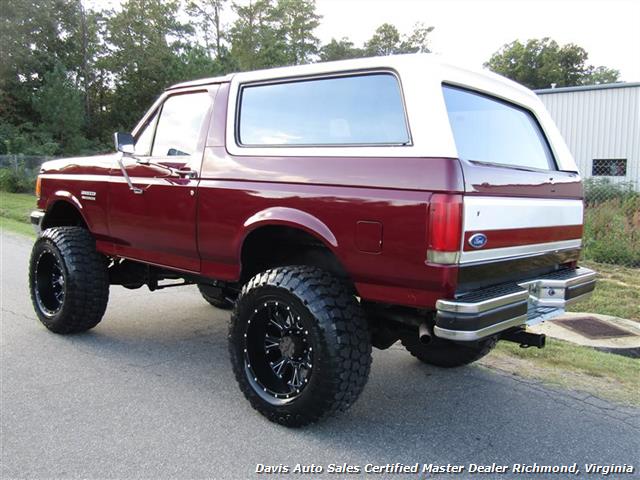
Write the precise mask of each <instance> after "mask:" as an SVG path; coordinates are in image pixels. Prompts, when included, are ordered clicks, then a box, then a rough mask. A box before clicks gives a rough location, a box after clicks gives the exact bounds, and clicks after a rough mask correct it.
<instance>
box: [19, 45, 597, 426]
mask: <svg viewBox="0 0 640 480" xmlns="http://www.w3.org/2000/svg"><path fill="white" fill-rule="evenodd" d="M116 147H117V150H118V153H116V154H112V155H103V156H95V157H89V158H71V159H64V160H55V161H51V162H47V163H45V164H44V165H43V168H42V171H41V174H40V176H39V178H38V207H39V209H38V210H37V211H35V212H33V214H32V217H31V218H32V223H34V224H35V225H36V226H37V228H38V230H39V231H40V235H39V236H38V239H37V240H36V243H35V245H34V247H33V253H32V256H31V262H30V267H29V268H30V270H29V271H30V282H29V283H30V289H31V296H32V299H33V304H34V307H35V310H36V313H37V315H38V317H39V319H40V320H41V321H42V323H43V324H44V325H45V326H46V327H47V328H48V329H49V330H51V331H53V332H56V333H63V334H66V333H75V332H81V331H85V330H88V329H90V328H93V327H95V326H96V325H97V324H98V323H99V322H100V320H101V319H102V317H103V315H104V313H105V309H106V306H107V300H108V297H109V287H110V285H122V286H124V287H126V288H139V287H142V286H144V285H146V286H147V287H148V288H149V289H150V290H156V289H160V288H166V287H169V286H175V285H183V284H184V283H188V284H196V285H197V286H198V288H199V289H200V292H201V293H202V296H203V297H204V298H205V300H207V301H208V302H209V303H211V304H212V305H214V306H215V307H217V308H222V309H233V312H232V314H231V321H230V325H229V352H230V356H231V361H232V365H233V369H234V372H235V376H236V379H237V381H238V383H239V385H240V388H241V390H242V392H243V393H244V395H245V396H246V397H247V399H248V400H249V401H250V402H251V404H252V405H253V407H254V408H256V409H257V410H258V411H260V412H261V413H262V414H264V415H265V416H266V417H267V418H269V419H270V420H273V421H275V422H278V423H281V424H284V425H288V426H300V425H304V424H307V423H310V422H314V421H317V420H319V419H320V418H321V417H323V416H325V415H327V414H330V413H333V412H334V411H338V410H345V409H346V408H348V407H349V406H350V405H351V404H352V403H353V402H354V401H355V400H356V399H357V397H358V395H359V394H360V393H361V391H362V389H363V388H364V385H365V383H366V380H367V376H368V374H369V368H370V364H371V347H372V346H375V347H377V348H388V347H389V346H391V345H392V344H394V343H395V342H396V341H398V340H400V341H401V342H402V344H403V345H404V346H405V347H406V348H407V350H408V351H409V352H410V353H411V354H412V355H414V356H415V357H417V358H418V359H420V360H421V361H423V362H425V363H428V364H431V365H437V366H440V367H455V366H459V365H464V364H468V363H470V362H473V361H474V360H477V359H478V358H480V357H482V356H483V355H486V354H487V353H488V352H489V351H490V350H491V348H492V347H493V346H494V345H495V343H496V341H498V340H501V339H502V340H510V341H515V342H518V343H520V344H522V345H525V346H538V347H542V346H543V345H544V337H543V336H541V335H536V334H533V333H531V332H527V331H526V327H527V325H531V324H534V323H537V322H540V321H543V320H548V319H550V318H553V317H554V316H557V315H559V314H561V313H562V312H563V311H564V308H565V306H566V305H567V304H569V303H570V302H574V301H576V300H577V299H579V298H581V297H584V296H585V295H587V294H589V293H590V292H591V291H592V290H593V288H594V285H595V273H594V272H592V271H590V270H587V269H585V268H579V267H578V266H577V262H578V258H579V256H580V249H581V244H582V241H581V237H582V221H583V203H582V184H581V180H580V176H579V175H578V173H577V169H576V165H575V163H574V161H573V159H572V157H571V154H570V153H569V151H568V149H567V147H566V145H565V144H564V142H563V140H562V138H561V136H560V134H559V133H558V130H557V129H556V127H555V125H554V124H553V121H552V120H551V119H550V117H549V115H548V113H547V112H546V111H545V109H544V107H543V106H542V103H541V102H540V101H539V100H538V99H537V98H536V96H535V95H534V94H533V93H531V92H530V91H529V90H527V89H525V88H523V87H521V86H519V85H517V84H515V83H513V82H511V81H508V80H506V79H504V78H502V77H499V76H497V75H493V74H489V73H486V72H485V73H483V72H473V71H469V70H465V69H461V68H457V67H455V66H451V65H447V64H443V63H440V62H436V61H434V60H432V59H431V58H430V57H429V56H425V55H407V56H396V57H384V58H370V59H362V60H350V61H345V62H333V63H323V64H315V65H305V66H298V67H290V68H281V69H273V70H265V71H258V72H246V73H239V74H235V75H229V76H226V77H220V78H211V79H204V80H198V81H194V82H190V83H184V84H180V85H176V86H174V87H171V88H169V89H167V90H166V91H165V92H164V93H163V94H162V95H161V96H160V98H159V99H158V101H157V102H156V103H155V104H154V105H153V106H152V107H151V109H150V110H149V111H148V113H147V114H146V115H145V116H144V117H143V118H142V120H141V121H140V123H139V124H138V125H137V126H136V127H135V129H134V130H133V132H132V133H131V134H128V133H126V134H123V133H119V134H116ZM177 280H178V281H177ZM179 280H182V282H180V281H179Z"/></svg>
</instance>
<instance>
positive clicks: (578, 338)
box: [530, 313, 640, 351]
mask: <svg viewBox="0 0 640 480" xmlns="http://www.w3.org/2000/svg"><path fill="white" fill-rule="evenodd" d="M584 317H593V318H597V319H598V320H600V321H603V322H606V323H610V324H611V325H613V326H616V327H618V328H621V329H623V330H625V331H627V332H630V333H632V334H633V336H625V337H611V338H598V339H593V338H587V337H585V336H584V335H581V334H580V333H578V332H575V331H573V330H570V329H568V328H566V327H564V326H562V324H561V323H557V320H562V319H568V318H571V319H578V318H584ZM530 330H531V331H532V332H534V333H543V334H545V335H547V336H548V337H551V338H557V339H559V340H564V341H566V342H571V343H575V344H578V345H584V346H587V347H594V348H600V349H607V350H609V351H612V350H614V349H621V350H627V349H635V348H638V349H640V323H638V322H635V321H633V320H627V319H625V318H618V317H612V316H610V315H599V314H596V313H565V314H564V315H562V316H560V317H556V318H554V319H553V320H550V321H547V322H543V323H540V324H538V325H535V326H533V327H531V328H530Z"/></svg>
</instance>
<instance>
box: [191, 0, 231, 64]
mask: <svg viewBox="0 0 640 480" xmlns="http://www.w3.org/2000/svg"><path fill="white" fill-rule="evenodd" d="M226 4H227V0H188V1H187V4H186V12H187V14H188V15H189V16H190V17H191V18H192V19H193V23H194V25H195V26H196V28H197V30H198V33H200V35H201V36H202V42H203V47H204V49H205V50H206V51H207V53H208V55H209V56H210V57H211V58H220V57H222V56H224V55H225V54H226V49H225V48H224V44H223V42H224V39H225V35H226V33H225V32H224V29H223V26H222V23H221V16H222V14H223V12H224V10H225V6H226Z"/></svg>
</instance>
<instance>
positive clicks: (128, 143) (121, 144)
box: [113, 132, 135, 155]
mask: <svg viewBox="0 0 640 480" xmlns="http://www.w3.org/2000/svg"><path fill="white" fill-rule="evenodd" d="M113 138H114V140H115V144H116V150H117V151H118V152H122V153H126V154H131V155H132V154H133V153H134V152H135V147H134V144H135V141H134V140H133V135H131V134H130V133H122V132H116V133H114V134H113Z"/></svg>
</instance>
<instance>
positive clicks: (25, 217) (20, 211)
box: [0, 191, 36, 236]
mask: <svg viewBox="0 0 640 480" xmlns="http://www.w3.org/2000/svg"><path fill="white" fill-rule="evenodd" d="M35 207H36V197H35V196H33V195H30V194H28V193H8V192H3V191H0V228H2V230H5V229H6V230H10V231H12V232H16V233H19V234H22V235H28V236H34V231H33V228H32V227H31V224H30V223H29V213H31V211H32V210H33V209H35Z"/></svg>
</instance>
